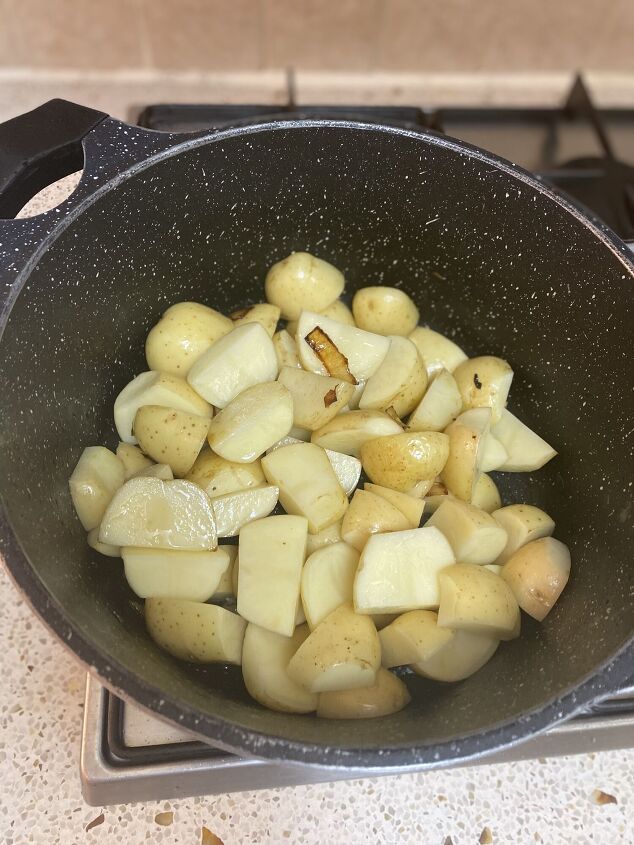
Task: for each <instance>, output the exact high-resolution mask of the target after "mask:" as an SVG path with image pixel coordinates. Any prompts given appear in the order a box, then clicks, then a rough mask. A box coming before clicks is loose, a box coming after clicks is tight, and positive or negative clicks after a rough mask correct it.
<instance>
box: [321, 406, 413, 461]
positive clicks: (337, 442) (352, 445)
mask: <svg viewBox="0 0 634 845" xmlns="http://www.w3.org/2000/svg"><path fill="white" fill-rule="evenodd" d="M402 433H403V428H402V427H401V426H400V425H399V424H398V423H397V422H395V421H394V420H393V419H392V418H391V417H389V416H388V415H387V414H386V413H384V412H383V411H347V412H346V413H345V414H339V416H337V417H335V418H334V420H331V421H330V422H329V423H327V424H326V425H324V426H322V427H321V428H319V429H317V431H314V432H313V435H312V437H311V441H312V442H313V443H315V444H317V446H321V447H322V448H323V449H332V450H333V451H334V452H343V453H344V454H346V455H353V456H354V457H355V458H358V457H359V456H360V454H361V447H362V446H363V444H364V443H365V442H366V441H368V440H375V439H376V438H377V437H386V436H387V435H389V434H402Z"/></svg>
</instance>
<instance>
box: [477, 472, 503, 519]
mask: <svg viewBox="0 0 634 845" xmlns="http://www.w3.org/2000/svg"><path fill="white" fill-rule="evenodd" d="M471 504H472V505H474V507H476V508H480V510H483V511H486V513H493V511H496V510H498V508H500V507H502V499H501V498H500V493H499V491H498V488H497V487H496V486H495V481H493V479H492V478H491V477H490V476H489V475H487V474H486V473H485V472H483V473H482V474H481V475H480V477H479V478H478V480H477V481H476V483H475V487H474V488H473V495H472V497H471Z"/></svg>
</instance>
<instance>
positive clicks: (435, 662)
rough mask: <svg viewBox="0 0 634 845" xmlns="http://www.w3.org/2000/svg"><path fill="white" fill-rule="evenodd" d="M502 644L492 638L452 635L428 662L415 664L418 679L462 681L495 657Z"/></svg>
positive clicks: (461, 633)
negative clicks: (420, 677)
mask: <svg viewBox="0 0 634 845" xmlns="http://www.w3.org/2000/svg"><path fill="white" fill-rule="evenodd" d="M499 644H500V641H499V640H498V639H496V638H495V637H492V636H490V635H489V634H474V633H472V632H471V631H451V639H450V640H449V641H448V642H447V643H446V645H445V646H443V648H441V649H440V650H439V651H437V652H436V653H435V654H434V655H432V656H431V657H429V658H428V659H427V660H423V661H421V662H420V663H413V664H412V669H413V670H414V672H416V674H417V675H422V676H423V677H425V678H432V679H433V680H434V681H445V682H452V681H463V680H464V679H465V678H468V677H469V676H470V675H473V674H474V672H477V671H478V669H481V668H482V667H483V666H484V664H485V663H488V662H489V660H490V659H491V658H492V657H493V655H494V654H495V652H496V651H497V647H498V646H499Z"/></svg>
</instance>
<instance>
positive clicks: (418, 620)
mask: <svg viewBox="0 0 634 845" xmlns="http://www.w3.org/2000/svg"><path fill="white" fill-rule="evenodd" d="M453 636H454V634H453V631H451V630H449V629H448V628H439V627H438V615H437V614H436V613H434V611H433V610H410V611H409V612H408V613H403V614H401V615H400V616H398V617H397V618H396V619H395V620H394V621H393V622H391V623H390V624H389V625H387V626H386V627H385V628H383V629H382V630H381V631H379V640H380V641H381V664H382V665H383V666H384V667H385V668H386V669H391V668H392V667H393V666H407V665H409V664H410V663H420V662H421V661H423V660H429V658H430V657H433V656H434V654H436V652H438V651H439V650H440V649H441V648H443V647H444V646H445V645H447V643H448V642H449V640H451V638H452V637H453Z"/></svg>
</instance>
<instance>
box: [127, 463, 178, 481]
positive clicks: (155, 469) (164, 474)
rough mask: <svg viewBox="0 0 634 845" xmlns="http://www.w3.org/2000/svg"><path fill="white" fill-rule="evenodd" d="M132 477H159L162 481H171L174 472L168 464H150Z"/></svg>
mask: <svg viewBox="0 0 634 845" xmlns="http://www.w3.org/2000/svg"><path fill="white" fill-rule="evenodd" d="M132 478H160V479H162V480H163V481H172V480H173V479H174V473H173V472H172V468H171V466H170V465H169V464H151V465H150V466H149V467H143V469H140V470H139V471H138V472H136V473H135V474H134V475H133V476H132Z"/></svg>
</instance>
